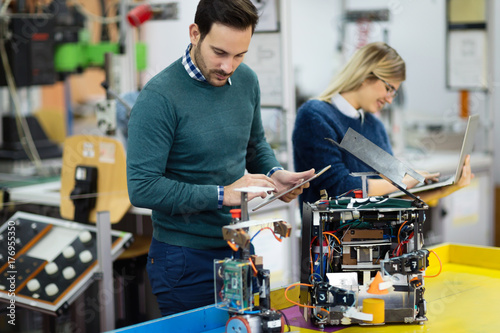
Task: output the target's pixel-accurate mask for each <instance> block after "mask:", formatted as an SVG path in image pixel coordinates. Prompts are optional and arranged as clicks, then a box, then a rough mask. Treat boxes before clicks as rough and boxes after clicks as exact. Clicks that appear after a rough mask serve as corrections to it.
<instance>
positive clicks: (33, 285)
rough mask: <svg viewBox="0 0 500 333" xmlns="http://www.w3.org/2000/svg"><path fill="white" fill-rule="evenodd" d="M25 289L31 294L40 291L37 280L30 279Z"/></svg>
mask: <svg viewBox="0 0 500 333" xmlns="http://www.w3.org/2000/svg"><path fill="white" fill-rule="evenodd" d="M26 287H28V290H29V291H31V292H34V291H37V290H38V289H40V282H39V281H38V280H37V279H31V280H29V281H28V283H27V284H26Z"/></svg>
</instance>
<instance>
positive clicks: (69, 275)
mask: <svg viewBox="0 0 500 333" xmlns="http://www.w3.org/2000/svg"><path fill="white" fill-rule="evenodd" d="M62 274H63V276H64V278H65V279H66V280H71V279H73V278H74V277H75V275H76V272H75V269H74V268H73V267H71V266H68V267H66V268H65V269H63V271H62Z"/></svg>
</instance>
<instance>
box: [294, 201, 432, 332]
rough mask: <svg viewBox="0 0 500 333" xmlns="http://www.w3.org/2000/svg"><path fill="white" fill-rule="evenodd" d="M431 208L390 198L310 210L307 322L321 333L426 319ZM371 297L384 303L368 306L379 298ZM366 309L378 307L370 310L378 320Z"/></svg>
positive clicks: (305, 254)
mask: <svg viewBox="0 0 500 333" xmlns="http://www.w3.org/2000/svg"><path fill="white" fill-rule="evenodd" d="M426 209H427V206H426V205H422V202H420V201H412V200H403V199H389V198H385V197H371V198H365V199H363V198H341V199H336V200H321V201H318V202H317V203H314V204H311V203H305V204H304V206H303V218H302V252H301V262H303V263H306V264H305V265H303V266H302V270H301V281H300V282H301V283H302V286H301V291H300V304H301V305H302V307H301V309H302V311H303V312H304V317H305V318H306V319H307V320H308V321H309V320H310V321H312V322H313V323H314V324H315V325H317V326H319V327H324V326H326V325H340V324H363V325H366V324H379V323H380V320H382V322H386V323H398V322H404V323H412V322H423V321H425V320H427V318H426V317H425V312H424V311H425V300H424V298H423V291H424V289H423V288H422V286H423V282H424V277H423V275H424V272H425V269H426V268H427V267H428V266H429V251H428V250H425V249H422V245H423V223H424V221H425V210H426ZM320 235H321V236H320ZM393 277H394V278H393ZM372 293H376V297H375V299H380V300H384V301H385V302H375V303H374V302H372V301H366V302H365V300H368V299H373V298H374V295H373V294H372ZM365 303H366V304H369V305H370V307H372V305H373V307H374V309H371V308H370V307H368V306H367V310H366V311H373V313H376V317H377V318H376V319H373V318H374V317H371V318H372V319H369V320H368V319H367V318H368V317H369V315H370V313H369V312H365V311H363V304H365ZM381 304H382V305H381ZM381 306H382V307H383V310H381V309H380V307H381ZM369 308H370V309H371V310H369ZM415 309H416V310H417V311H415ZM373 313H372V315H373V316H375V314H373ZM381 313H383V314H385V317H384V316H383V317H382V319H381V316H380V314H381Z"/></svg>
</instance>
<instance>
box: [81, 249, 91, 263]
mask: <svg viewBox="0 0 500 333" xmlns="http://www.w3.org/2000/svg"><path fill="white" fill-rule="evenodd" d="M79 257H80V261H81V262H83V263H84V264H86V263H88V262H90V261H91V260H92V253H90V251H89V250H85V251H82V252H80V255H79Z"/></svg>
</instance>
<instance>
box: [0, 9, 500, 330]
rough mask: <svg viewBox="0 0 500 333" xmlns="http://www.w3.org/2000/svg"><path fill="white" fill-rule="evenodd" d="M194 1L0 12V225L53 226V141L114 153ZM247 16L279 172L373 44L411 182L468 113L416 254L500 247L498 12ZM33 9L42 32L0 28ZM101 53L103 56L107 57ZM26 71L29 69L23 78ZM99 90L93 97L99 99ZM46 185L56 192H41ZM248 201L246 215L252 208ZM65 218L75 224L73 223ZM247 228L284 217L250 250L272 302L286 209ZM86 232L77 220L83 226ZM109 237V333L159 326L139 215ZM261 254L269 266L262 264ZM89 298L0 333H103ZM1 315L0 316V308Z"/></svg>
mask: <svg viewBox="0 0 500 333" xmlns="http://www.w3.org/2000/svg"><path fill="white" fill-rule="evenodd" d="M285 2H286V3H285ZM197 3H198V0H182V1H160V0H158V1H156V0H151V1H131V0H125V1H116V0H101V1H98V0H88V1H87V0H85V1H83V0H67V1H64V0H54V1H50V0H44V1H35V0H32V1H12V2H11V1H5V0H4V1H2V2H1V5H0V23H1V24H2V25H1V27H0V43H1V44H2V45H4V46H5V47H6V51H5V52H7V53H9V52H10V53H9V56H8V58H9V60H8V62H10V65H11V67H12V70H13V77H14V78H15V80H14V83H13V85H12V84H11V85H10V86H9V78H8V77H9V74H8V71H6V67H5V65H3V66H0V67H1V68H2V70H1V71H0V75H1V77H0V86H1V87H0V106H1V109H0V114H1V115H2V127H1V135H0V138H1V142H0V143H1V149H0V188H1V189H2V191H1V197H0V199H1V200H0V208H1V216H2V224H4V222H5V223H6V222H7V221H8V220H9V218H10V217H11V216H13V215H14V214H15V213H16V212H18V211H23V212H28V213H33V214H37V215H42V216H45V217H53V218H56V219H59V218H61V217H62V218H64V219H67V218H66V215H68V213H66V212H65V211H63V206H65V205H68V204H72V203H68V202H63V201H62V200H61V197H60V194H59V189H61V193H63V192H62V191H63V190H68V191H71V189H72V187H71V188H70V187H69V185H68V187H65V185H62V184H61V180H63V179H60V178H61V172H62V169H63V163H62V152H63V150H64V149H66V148H67V147H69V143H68V145H67V146H66V147H65V146H64V143H65V142H67V138H69V137H70V136H72V135H85V136H90V135H92V136H104V137H109V138H114V139H116V140H117V142H119V143H120V144H121V146H122V147H120V148H116V149H122V148H123V149H124V151H126V113H127V110H126V108H124V107H123V105H121V103H120V102H119V101H117V98H116V96H118V98H123V99H125V101H126V103H133V100H134V94H135V93H136V92H137V91H138V90H139V89H140V88H141V87H142V86H143V85H144V84H145V83H146V82H147V81H148V80H149V79H150V78H151V77H153V76H154V75H155V74H156V73H158V72H159V71H161V70H162V69H163V68H165V67H166V66H167V65H169V64H170V63H171V62H173V61H175V60H176V59H178V58H179V57H180V56H181V55H182V53H183V52H184V50H185V48H186V47H187V45H188V43H189V35H188V26H189V24H191V23H192V22H193V20H194V13H195V11H196V6H197ZM254 3H255V4H256V6H257V7H258V8H259V10H261V11H262V13H264V14H265V15H263V16H262V18H261V22H260V23H259V26H258V29H257V31H256V32H255V34H254V36H253V38H252V42H251V45H250V50H249V52H248V54H247V55H246V57H245V62H246V63H248V64H249V65H250V66H251V67H252V68H253V69H254V70H255V71H256V72H257V74H258V76H259V81H260V84H261V89H262V115H263V120H264V126H265V129H266V135H267V138H268V140H269V142H270V143H271V146H272V147H273V149H274V150H275V152H276V154H277V157H278V159H279V161H280V162H281V163H282V164H283V166H284V167H286V168H288V169H291V168H292V167H293V163H292V160H291V159H292V147H291V140H290V137H291V130H292V128H293V123H294V117H295V112H296V110H297V108H298V107H299V106H300V105H301V104H302V103H303V102H304V101H306V100H307V99H308V98H311V97H314V96H317V95H319V94H320V93H321V92H322V90H323V89H324V88H325V87H326V86H327V84H328V83H329V81H330V79H331V78H332V77H333V75H334V74H335V73H336V72H337V71H338V70H339V68H340V67H341V66H342V65H343V63H344V62H345V61H346V60H347V59H348V58H349V57H350V55H351V54H352V53H353V51H354V50H356V49H357V48H359V47H361V46H363V45H365V44H367V43H370V42H372V41H379V40H380V41H385V42H387V43H388V44H389V45H391V46H392V47H393V48H395V49H396V50H397V51H398V53H399V54H400V55H401V56H402V57H403V59H404V60H405V61H406V66H407V79H406V81H405V82H404V83H403V84H402V85H401V88H400V91H399V93H398V98H397V99H396V100H395V101H394V103H393V104H392V105H390V106H388V107H386V109H385V110H384V111H383V112H382V113H381V115H380V117H381V119H382V120H383V121H384V123H385V125H386V126H387V129H388V132H389V133H390V138H391V142H392V144H393V147H394V152H395V155H396V156H397V157H398V158H399V159H401V160H403V161H405V162H406V163H408V164H409V165H410V166H412V167H413V168H414V169H417V170H418V169H423V170H429V171H441V172H444V171H449V172H450V173H452V172H454V167H455V166H456V164H457V160H458V155H459V150H460V146H461V142H462V138H463V135H464V132H465V125H466V119H467V117H468V116H469V115H473V114H479V115H480V128H479V130H478V133H477V136H476V140H475V146H474V152H473V154H472V159H471V165H472V170H473V172H474V173H475V176H476V177H475V179H474V180H473V182H472V183H471V185H470V186H468V187H467V188H464V189H462V190H460V191H458V192H455V193H453V194H452V195H450V196H448V197H446V198H444V199H441V200H440V201H439V202H437V203H434V204H433V205H432V207H431V209H430V214H429V217H428V221H427V222H426V225H425V228H426V231H425V243H426V245H434V244H440V243H447V242H451V243H460V244H471V245H480V246H500V208H498V207H500V174H499V173H498V172H496V170H498V169H499V168H500V130H498V126H495V124H498V123H500V112H499V111H498V109H499V108H500V17H498V16H499V15H500V2H499V1H495V0H420V1H415V0H260V1H259V0H254ZM142 4H149V5H151V6H152V8H154V9H155V11H153V12H152V13H148V14H144V13H141V14H140V15H146V16H148V17H145V16H141V19H140V20H139V21H136V22H129V21H128V20H127V14H128V13H130V12H131V11H132V10H133V9H134V8H136V7H137V6H139V5H142ZM44 6H45V7H44ZM47 6H52V7H51V13H53V14H55V16H56V17H57V18H58V20H57V22H55V23H54V26H50V24H48V25H46V24H45V23H44V22H46V21H45V20H47V17H44V16H43V15H42V16H39V17H36V18H33V17H31V18H30V17H29V15H24V16H23V15H18V16H16V15H15V14H12V15H10V21H9V19H7V17H9V12H11V13H12V12H14V13H15V12H16V11H20V9H24V12H26V13H27V12H29V13H31V15H35V14H37V13H38V14H40V13H42V8H47ZM135 14H137V13H135ZM143 19H144V21H143ZM13 21H15V22H17V23H15V24H14V23H12V22H13ZM49 26H50V27H49ZM45 28H47V29H49V28H50V29H52V30H50V29H49V30H47V31H45V30H44V29H45ZM16 29H17V30H16ZM9 33H10V34H9ZM26 33H27V34H29V35H30V36H33V34H34V33H35V34H36V35H37V37H36V38H35V39H32V40H31V42H28V41H27V39H25V38H24V39H23V38H21V37H22V36H24V34H26ZM45 34H49V35H50V36H51V37H50V38H49V40H45V39H44V38H45V36H47V35H45ZM12 36H14V39H13V37H12ZM19 36H21V37H19ZM16 38H17V39H16ZM94 46H95V47H94ZM61 52H62V53H61ZM110 53H112V54H113V56H106V57H105V54H110ZM2 58H5V57H4V56H3V55H2ZM28 64H29V65H28ZM29 66H32V68H33V69H36V70H33V71H31V72H27V71H26V69H27V68H31V67H29ZM40 73H42V74H43V73H45V74H47V75H48V76H44V75H41V74H40ZM102 82H106V83H107V84H105V85H104V86H103V85H102ZM14 86H15V87H14ZM111 101H112V102H111ZM20 119H26V122H23V121H21V120H20ZM23 124H25V125H23ZM24 126H27V127H29V129H30V131H33V132H32V135H31V136H32V137H33V139H34V144H35V146H36V148H37V149H38V153H39V155H40V156H39V157H37V156H36V154H35V156H33V155H30V156H27V157H26V158H19V157H18V156H19V155H23V154H24V153H20V152H23V151H25V149H26V148H25V146H24V145H23V144H21V143H19V142H17V143H16V142H13V141H16V140H17V141H19V136H18V135H17V137H16V134H13V132H15V133H20V132H22V133H24V134H25V135H26V133H25V132H26V127H24ZM28 132H29V131H28ZM37 140H39V144H37V143H36V142H37ZM28 141H29V140H28ZM113 149H115V148H113ZM28 151H30V152H32V151H33V149H32V148H28ZM35 151H36V149H35ZM113 151H114V150H113ZM28 155H29V154H28ZM73 181H74V180H73ZM53 184H55V186H56V187H55V188H54V187H50V186H52V185H53ZM73 184H74V183H71V186H73ZM28 186H29V187H28ZM110 187H111V188H112V187H113V186H112V185H110ZM47 191H48V192H47ZM259 202H260V201H259V200H254V201H252V202H251V203H250V208H251V207H254V206H255V205H257V204H258V203H259ZM107 204H108V205H112V204H111V203H109V202H108V203H107ZM103 205H106V203H104V204H103ZM113 207H115V206H113ZM127 208H129V207H127ZM121 213H122V212H120V214H121ZM75 214H76V213H75ZM69 215H71V216H73V211H70V213H69ZM251 215H252V217H255V218H257V219H260V218H283V219H285V220H287V221H288V222H289V223H291V225H292V227H293V236H294V237H291V238H289V239H286V240H284V241H283V242H282V243H280V244H276V242H273V239H274V238H273V237H272V235H270V234H269V235H266V234H263V235H261V236H260V237H259V238H256V240H255V243H254V245H255V247H256V252H257V253H258V254H264V257H265V265H266V266H267V267H269V268H270V270H271V273H272V275H271V287H272V288H278V287H282V286H285V285H288V284H290V283H292V282H296V281H298V276H299V271H298V265H297V264H296V262H297V260H298V258H299V247H300V239H299V238H300V221H301V218H300V215H299V209H298V203H297V202H293V203H291V204H288V205H287V204H284V203H281V202H275V203H273V204H271V205H269V206H267V207H266V208H265V209H261V210H259V211H258V212H255V213H252V214H251ZM75 216H76V215H75ZM95 222H96V221H95V219H94V220H93V221H92V219H91V221H87V223H88V225H91V226H93V225H94V223H95ZM112 223H113V224H112V228H113V230H120V231H125V232H127V233H130V234H133V235H134V239H136V244H138V243H140V245H142V247H141V246H139V248H138V249H137V252H136V253H133V254H130V251H129V254H128V255H127V256H123V254H122V256H121V257H115V258H113V260H114V263H113V275H114V282H115V292H114V295H115V299H114V302H113V303H114V304H115V311H114V316H115V319H116V320H114V321H113V324H112V325H113V326H115V327H121V326H126V325H131V324H134V323H137V322H141V321H145V320H149V319H154V318H158V317H159V312H158V310H157V308H156V300H155V299H154V296H153V295H152V294H151V290H150V286H149V282H148V279H147V275H146V273H145V270H144V266H145V255H146V254H147V247H148V245H149V243H148V241H150V239H151V233H152V227H151V220H150V212H149V211H148V210H143V209H138V208H135V207H130V209H127V210H126V211H124V212H123V217H122V218H120V219H118V220H117V221H115V222H112ZM4 227H5V228H6V226H5V225H4ZM137 240H138V243H137ZM271 251H272V253H273V254H274V255H272V256H266V255H265V254H266V253H271ZM89 280H92V278H91V277H89ZM98 284H99V283H98V282H96V281H94V282H89V284H88V285H87V286H85V287H82V290H80V291H74V292H75V298H74V299H71V301H72V304H69V310H68V311H66V312H65V313H64V314H62V315H60V316H58V317H54V316H52V315H50V314H47V312H50V311H51V310H44V311H40V309H39V308H38V306H27V307H21V306H20V307H18V309H17V323H18V324H17V326H15V327H13V326H11V325H8V324H7V320H8V318H7V317H4V316H2V317H1V318H0V331H2V332H4V331H5V332H28V331H29V332H41V331H42V332H43V331H56V330H57V331H61V332H63V331H71V332H77V331H81V332H91V331H95V332H97V331H99V330H100V329H102V327H106V326H105V323H104V324H103V322H102V321H103V317H104V315H103V313H104V312H103V311H102V308H99V305H98V304H97V305H96V299H98V298H96V296H95V295H96V294H98V293H99V288H100V286H99V285H98ZM117 285H118V287H116V286H117ZM0 300H1V299H0ZM1 301H3V300H1ZM5 304H7V303H5ZM0 305H2V306H0V308H3V305H4V304H2V303H0ZM82 314H83V315H82ZM103 325H104V326H103ZM40 327H42V328H40ZM108 327H109V326H108Z"/></svg>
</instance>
